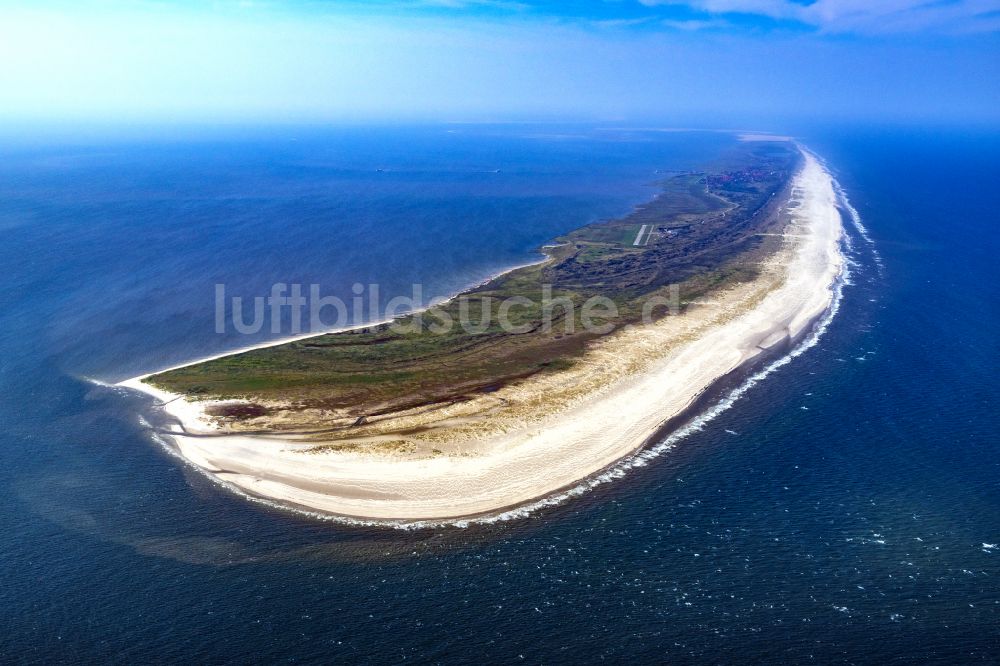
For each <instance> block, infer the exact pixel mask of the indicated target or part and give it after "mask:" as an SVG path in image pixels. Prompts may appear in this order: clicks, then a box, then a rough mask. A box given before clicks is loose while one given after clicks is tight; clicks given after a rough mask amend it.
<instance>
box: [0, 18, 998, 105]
mask: <svg viewBox="0 0 1000 666" xmlns="http://www.w3.org/2000/svg"><path fill="white" fill-rule="evenodd" d="M998 109H1000V0H990V1H984V0H880V1H877V0H870V1H864V0H839V1H838V0H815V1H814V2H806V1H804V0H803V1H798V2H796V1H793V0H592V1H590V2H572V1H569V2H553V1H548V0H546V1H535V2H532V1H530V0H369V1H367V2H356V1H351V0H348V1H344V2H336V1H333V0H325V1H324V0H299V1H297V2H276V1H268V0H215V1H211V0H209V1H202V2H193V1H192V2H182V1H178V2H169V1H167V0H131V1H128V2H126V1H124V0H77V1H75V2H53V1H51V0H50V1H46V0H41V1H36V2H30V3H29V2H9V1H5V0H0V118H6V119H8V120H18V121H21V120H30V119H36V120H99V121H112V122H114V121H118V120H142V121H147V120H148V121H159V120H170V121H188V120H193V121H213V122H214V121H258V120H264V121H276V122H296V121H327V120H329V121H337V120H348V121H359V120H362V121H363V120H393V119H402V120H468V121H482V120H553V119H596V120H608V121H619V120H620V121H634V122H643V121H651V122H652V121H656V122H673V123H683V124H705V123H709V124H739V123H741V122H744V123H757V124H759V123H760V122H762V121H765V122H766V121H767V120H769V119H774V120H776V121H784V120H870V121H878V122H892V121H903V122H925V121H930V122H975V123H989V124H996V123H997V122H998V120H1000V111H998ZM699 120H702V121H703V122H702V123H699V122H698V121H699Z"/></svg>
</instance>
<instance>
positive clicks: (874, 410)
mask: <svg viewBox="0 0 1000 666" xmlns="http://www.w3.org/2000/svg"><path fill="white" fill-rule="evenodd" d="M772 129H774V130H777V131H782V130H787V128H772ZM793 131H794V132H795V133H796V134H797V135H798V136H799V137H800V138H801V139H802V140H803V141H804V142H805V143H806V144H807V145H808V146H809V147H810V148H812V149H813V150H815V151H816V152H817V153H819V154H820V155H821V156H822V157H823V158H824V159H825V160H826V162H827V164H828V165H829V167H830V169H831V170H832V171H833V172H834V174H835V175H836V177H837V178H838V180H839V182H840V184H841V185H842V187H843V189H844V191H845V192H846V194H847V196H848V197H849V199H850V202H851V203H852V205H853V206H854V208H856V210H857V212H858V214H859V218H860V220H859V221H860V225H858V224H855V223H854V222H852V220H851V219H850V216H849V215H847V216H845V222H846V225H847V229H848V232H849V235H850V242H851V248H852V249H851V259H852V266H851V277H850V284H849V285H847V286H846V287H845V289H844V292H843V298H842V301H841V304H840V309H839V312H838V313H837V315H836V317H835V318H834V319H833V320H832V322H831V323H830V325H829V326H828V328H827V330H826V331H825V333H824V334H823V336H822V337H821V338H820V340H819V343H818V344H817V345H815V346H813V347H812V348H810V349H808V350H806V351H805V352H804V353H802V354H800V355H798V356H797V357H796V358H794V359H792V360H791V361H790V362H788V363H787V364H785V365H783V366H782V367H780V368H778V369H776V370H775V371H774V372H772V373H771V374H770V375H769V376H768V377H766V378H765V379H764V380H762V381H760V382H758V383H757V384H756V385H755V386H753V387H752V388H751V389H750V390H748V391H746V392H745V394H744V395H742V397H740V398H739V399H738V400H736V401H735V402H734V404H733V405H732V407H731V408H729V409H728V410H725V411H723V412H721V413H720V414H719V415H718V416H717V417H716V418H714V419H713V420H711V421H709V422H708V423H707V424H705V426H704V427H703V428H702V429H701V430H699V431H697V432H693V433H691V434H690V435H688V436H687V437H685V438H683V439H682V440H681V441H680V442H678V443H677V445H676V446H675V447H674V448H673V449H671V450H669V451H667V452H665V453H664V454H663V455H660V456H659V457H657V458H655V459H653V460H651V461H649V463H648V464H647V465H645V466H642V467H638V468H635V469H631V470H630V471H628V473H627V474H625V475H624V476H623V477H622V478H619V479H616V480H615V481H614V482H612V483H608V484H604V485H601V486H598V487H596V488H594V489H593V490H591V491H590V492H588V493H585V494H583V495H581V496H579V497H575V498H571V499H570V500H568V501H566V502H564V503H562V504H559V505H558V506H554V507H549V508H544V509H541V510H538V511H536V512H534V513H532V514H530V515H529V516H527V517H524V518H520V519H517V520H510V521H504V522H497V523H493V524H486V525H470V526H468V527H464V528H461V527H438V528H429V529H416V530H399V529H389V528H374V527H358V526H348V525H343V524H338V523H333V522H325V521H318V520H315V519H311V518H309V517H307V516H303V515H298V514H295V513H291V512H288V511H284V510H279V509H275V508H272V507H268V506H265V505H261V504H256V503H251V502H248V501H246V500H245V499H242V498H240V497H237V496H235V495H232V494H230V493H229V492H228V491H227V490H225V489H224V488H221V487H219V486H217V485H215V484H214V483H212V482H211V481H209V480H208V479H207V478H205V477H204V476H202V475H201V474H199V473H197V472H195V471H193V470H192V469H191V468H190V467H188V466H187V465H186V464H184V463H183V462H182V461H181V460H180V459H178V458H177V457H175V456H173V455H171V454H170V452H169V451H168V450H167V449H165V448H164V447H163V446H161V445H159V444H157V443H156V442H155V441H153V440H152V439H151V438H150V436H149V433H148V432H147V430H146V429H145V428H144V427H143V426H142V425H141V423H140V421H139V416H140V415H141V414H143V413H145V412H146V411H148V409H149V401H148V400H147V399H146V398H144V397H142V396H139V395H133V394H129V393H127V392H122V391H120V390H116V389H112V388H108V387H106V386H101V385H100V384H98V383H95V382H94V381H92V380H97V381H98V382H114V381H117V380H121V379H124V378H127V377H130V376H133V375H136V374H139V373H142V372H149V371H153V370H156V369H160V368H163V367H167V366H170V365H173V364H176V363H180V362H183V361H186V360H190V359H193V358H198V357H203V356H206V355H209V354H213V353H220V352H223V351H226V350H229V349H234V348H238V347H243V346H246V345H249V344H253V343H259V342H263V341H266V340H267V339H269V338H272V337H275V336H276V335H277V334H274V333H272V332H271V331H270V329H265V330H263V331H261V332H260V333H259V334H257V335H255V336H243V335H238V334H237V333H236V332H235V331H232V330H230V331H227V332H226V333H222V334H220V333H217V332H216V330H215V327H214V297H215V292H214V285H216V284H225V285H227V288H228V290H229V293H230V294H233V295H244V296H247V297H250V296H256V295H266V294H267V293H268V289H269V288H270V286H271V285H272V284H273V283H275V282H284V283H302V284H313V283H315V284H320V285H322V287H323V290H324V293H328V294H337V295H340V296H341V297H343V298H345V299H349V298H350V295H351V293H352V292H351V289H352V286H353V285H354V284H355V283H361V284H366V285H367V284H372V283H378V284H379V285H380V289H381V292H380V293H381V294H382V297H383V298H385V299H388V298H390V297H391V296H393V295H396V294H400V293H408V292H409V290H410V285H411V284H413V283H421V284H422V285H424V289H425V293H426V294H428V295H447V294H450V293H453V292H455V291H457V290H459V289H461V288H462V287H464V286H466V285H469V284H473V283H476V282H478V281H481V280H482V279H484V278H486V277H488V276H489V275H491V274H493V273H494V272H496V271H498V270H502V269H503V268H505V267H508V266H512V265H516V264H520V263H524V262H527V261H532V260H534V259H535V258H537V256H538V255H537V248H538V247H539V246H540V245H542V244H544V243H545V242H546V241H548V240H550V239H552V238H553V237H555V236H558V235H559V234H561V233H563V232H566V231H568V230H570V229H573V228H576V227H579V226H581V225H583V224H586V223H588V222H591V221H595V220H599V219H604V218H608V217H613V216H617V215H621V214H623V213H625V212H627V211H628V210H630V208H631V207H632V206H634V205H635V204H637V203H640V202H642V201H644V200H647V199H649V198H650V197H651V196H653V195H654V194H655V192H656V185H655V183H656V181H657V180H659V179H661V178H663V177H664V174H666V173H669V172H670V170H675V169H690V168H697V167H699V166H701V165H704V164H707V163H710V162H711V161H712V160H714V159H716V158H717V157H718V156H719V155H720V154H721V153H722V152H723V151H724V150H725V149H726V148H727V147H729V146H731V145H732V143H733V138H732V137H731V136H730V135H728V134H722V133H717V132H696V133H690V132H654V131H639V130H628V129H622V128H613V127H595V126H584V125H572V126H557V125H496V126H489V125H435V126H419V127H388V126H372V127H362V126H353V127H336V128H320V127H268V128H253V127H199V128H194V127H187V128H178V127H173V128H155V127H150V128H139V127H136V128H131V129H129V130H128V131H127V132H125V131H117V132H111V131H106V130H101V129H96V128H91V129H89V130H87V131H77V132H70V131H46V132H38V133H36V134H20V135H18V136H7V137H4V140H3V142H0V234H2V238H3V243H2V244H0V267H2V269H3V271H2V273H3V276H4V282H5V285H4V289H3V290H2V291H0V423H2V425H3V428H2V429H0V456H2V458H0V567H2V569H0V570H2V572H3V581H2V584H0V660H2V661H3V662H5V663H72V664H78V663H88V662H96V661H102V662H112V663H165V662H175V663H191V662H194V663H220V664H222V663H248V662H306V663H309V662H333V661H336V662H348V663H400V662H405V663H449V662H457V661H462V662H469V661H478V662H481V663H521V662H523V663H564V664H576V663H593V662H609V663H623V662H627V663H637V662H638V663H663V662H671V663H745V662H775V661H779V660H782V661H786V662H793V663H802V662H817V663H873V664H883V663H996V662H997V661H998V660H1000V436H998V434H997V433H998V432H1000V413H998V406H1000V400H998V398H1000V390H998V376H1000V363H998V358H1000V355H998V352H1000V348H998V338H997V330H998V327H1000V299H998V298H997V295H996V288H997V285H998V284H1000V261H998V256H1000V231H998V223H1000V219H998V213H997V211H998V210H1000V190H998V188H997V187H996V180H997V174H998V173H1000V134H997V133H996V132H995V131H985V130H982V129H977V130H970V129H947V128H941V127H935V128H930V127H927V128H918V127H909V128H901V127H878V128H872V127H847V126H843V127H822V128H817V127H813V128H799V129H794V128H793ZM277 336H278V337H280V335H277Z"/></svg>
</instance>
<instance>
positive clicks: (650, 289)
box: [148, 143, 798, 418]
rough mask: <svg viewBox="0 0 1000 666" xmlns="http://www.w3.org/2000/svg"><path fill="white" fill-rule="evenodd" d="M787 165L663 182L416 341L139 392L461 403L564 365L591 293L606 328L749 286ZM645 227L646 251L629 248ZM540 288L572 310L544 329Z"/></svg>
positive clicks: (282, 352)
mask: <svg viewBox="0 0 1000 666" xmlns="http://www.w3.org/2000/svg"><path fill="white" fill-rule="evenodd" d="M797 160H798V154H797V152H796V151H795V150H794V148H793V147H792V146H791V145H789V144H774V143H769V144H765V143H747V144H743V145H741V146H739V147H738V148H737V149H734V151H733V152H732V153H731V154H730V155H728V156H727V157H726V159H725V160H724V161H723V162H720V163H719V164H718V165H715V166H714V167H713V168H712V169H711V170H708V171H706V172H702V173H681V174H675V175H672V176H670V177H668V178H666V179H664V180H663V181H662V183H660V186H661V191H660V193H659V194H658V196H657V197H656V198H655V199H653V200H652V201H650V202H648V203H646V204H645V205H643V206H640V207H638V208H637V209H636V210H635V211H633V212H632V213H631V214H630V215H628V216H626V217H624V218H621V219H617V220H610V221H604V222H599V223H595V224H591V225H588V226H585V227H583V228H581V229H578V230H576V231H573V232H571V233H569V234H567V235H566V236H564V237H562V238H558V239H555V241H554V243H556V244H558V245H557V246H556V247H551V248H546V253H547V254H548V256H549V260H548V261H547V262H545V263H544V264H540V265H535V266H530V267H526V268H522V269H518V270H516V271H513V272H511V273H508V274H506V275H504V276H501V277H499V278H497V279H495V280H493V281H492V282H490V283H488V284H485V285H483V286H481V287H479V288H476V289H473V290H471V291H469V292H466V294H465V295H464V296H465V297H464V298H463V299H456V300H453V301H450V302H449V303H448V304H446V305H444V306H441V307H440V308H438V309H436V310H432V311H429V312H427V313H424V314H423V315H422V316H421V317H420V318H419V319H414V318H413V317H412V316H411V317H407V318H404V319H403V320H401V321H400V322H398V323H400V324H405V325H407V328H409V329H412V330H403V331H401V330H396V329H397V327H389V326H387V325H382V326H375V327H371V328H368V329H363V330H357V331H347V332H342V333H334V334H327V335H322V336H318V337H314V338H309V339H305V340H301V341H298V342H291V343H287V344H283V345H280V346H276V347H269V348H265V349H259V350H255V351H250V352H245V353H241V354H236V355H233V356H227V357H224V358H220V359H217V360H213V361H208V362H205V363H200V364H197V365H193V366H188V367H185V368H180V369H177V370H172V371H169V372H164V373H161V374H158V375H155V376H153V377H151V378H150V379H149V380H148V381H149V382H150V383H152V384H154V385H156V386H159V387H162V388H165V389H167V390H170V391H174V392H178V393H183V394H187V395H192V396H199V397H214V398H231V397H242V398H249V399H251V400H254V399H259V400H281V401H283V402H289V403H292V404H294V405H297V406H300V407H302V408H313V409H317V408H318V409H347V410H349V412H350V413H352V414H356V415H358V416H359V417H361V416H372V415H377V414H383V413H388V412H392V411H396V410H399V409H403V408H410V407H415V406H419V405H422V404H428V403H438V402H446V401H456V400H463V399H465V398H467V397H468V396H470V395H472V394H474V393H475V392H481V391H492V390H495V389H496V388H498V387H499V386H501V385H503V384H504V383H508V382H512V381H516V380H519V379H523V378H525V377H528V376H531V375H533V374H536V373H539V372H549V371H553V370H558V369H562V368H566V367H569V366H570V365H571V364H572V363H573V359H574V358H575V357H577V356H578V355H579V354H581V353H583V352H584V351H585V349H586V347H587V345H588V343H590V342H591V341H593V339H594V338H595V337H597V336H598V333H595V332H593V331H587V330H585V327H584V326H583V322H582V321H581V308H580V307H579V306H580V305H581V304H582V303H583V302H584V301H585V300H586V299H588V298H590V297H592V296H597V295H602V296H606V297H608V298H610V299H611V300H612V301H613V302H614V304H615V305H616V306H617V308H618V311H619V316H618V317H617V318H615V319H613V320H608V321H606V322H605V321H604V320H601V319H600V318H598V317H595V318H594V323H596V324H601V323H608V324H610V326H611V327H612V328H616V327H620V326H623V325H625V324H628V323H632V322H636V321H639V319H640V317H641V314H642V305H643V303H644V302H645V301H646V299H647V298H648V297H650V296H653V295H664V296H665V295H667V293H668V287H669V285H672V284H677V285H679V287H680V299H681V302H682V303H683V302H685V301H689V300H693V299H696V298H698V297H700V296H701V295H703V294H705V293H707V292H708V291H710V290H712V289H714V288H717V287H718V286H720V285H722V284H726V283H729V282H732V281H734V280H746V279H751V278H752V277H754V270H755V269H754V265H755V263H754V262H755V259H757V258H759V255H761V253H763V252H765V251H767V250H768V249H769V247H770V246H771V245H773V244H774V243H775V242H776V241H775V240H774V239H768V237H766V236H762V235H761V233H763V232H767V231H770V230H772V228H773V227H774V226H775V225H776V221H777V215H776V212H777V208H778V207H777V204H776V202H779V201H781V200H782V199H783V197H782V196H779V193H780V191H781V190H782V188H783V187H785V186H786V184H787V182H788V180H789V177H790V175H791V173H792V171H793V169H794V167H795V165H796V164H797ZM643 225H646V226H647V233H648V241H647V242H644V243H643V244H641V245H640V246H635V245H634V244H633V243H634V241H635V239H636V234H637V233H638V231H639V229H640V228H642V227H643ZM645 238H646V235H644V239H645ZM544 285H551V293H550V295H549V297H550V299H564V298H566V299H570V300H571V301H572V302H573V303H574V304H575V305H576V306H577V307H575V308H574V310H575V312H574V314H573V315H572V318H571V319H570V318H568V317H567V315H566V308H563V307H559V306H558V305H557V306H556V307H554V308H553V309H552V312H551V314H550V316H549V317H548V319H549V320H550V321H551V322H552V324H551V327H550V329H547V328H546V327H545V326H543V323H544V322H545V320H546V313H545V312H544V311H543V307H542V304H543V294H544V293H545V292H544V291H543V289H544ZM515 296H519V297H526V298H527V299H530V301H531V302H532V304H531V305H517V306H515V307H513V308H511V309H510V310H509V312H508V315H509V316H508V318H509V320H510V323H511V324H513V325H515V326H522V327H523V330H522V331H519V332H516V333H514V332H509V331H505V330H504V329H503V328H502V327H501V326H500V324H499V317H498V314H499V313H498V309H499V307H500V304H501V303H502V302H503V301H504V300H505V299H508V298H510V297H515ZM463 308H464V312H465V313H466V316H464V317H463V316H462V315H463ZM484 308H485V311H486V312H487V313H488V316H487V317H486V319H487V322H488V323H487V326H486V327H485V330H484V331H482V332H479V331H476V330H472V331H468V330H465V329H464V328H463V327H462V326H460V325H458V324H457V322H459V321H462V320H466V321H470V322H471V324H473V325H475V324H478V323H479V322H481V321H482V319H483V317H482V313H483V312H484ZM657 314H658V315H659V316H663V314H665V313H664V312H663V310H662V309H661V310H660V311H659V312H657ZM448 320H451V321H453V322H456V323H455V325H454V326H452V327H451V328H450V330H449V331H448V332H447V333H445V334H438V333H432V332H430V331H431V330H432V327H434V326H435V325H441V324H443V323H445V322H447V321H448ZM418 321H419V326H418V325H417V323H418ZM259 413H260V412H259V411H256V410H253V409H252V410H250V411H247V412H245V413H233V414H228V416H231V417H233V418H244V417H251V416H253V415H255V414H257V415H259Z"/></svg>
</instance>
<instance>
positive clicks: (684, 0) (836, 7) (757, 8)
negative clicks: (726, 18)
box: [639, 0, 1000, 34]
mask: <svg viewBox="0 0 1000 666" xmlns="http://www.w3.org/2000/svg"><path fill="white" fill-rule="evenodd" d="M639 2H640V3H641V4H643V5H646V6H648V7H654V6H663V5H669V6H683V7H687V8H688V9H690V10H693V11H696V12H699V13H703V14H707V15H711V16H718V15H727V14H744V15H750V16H759V17H764V18H769V19H773V20H776V21H791V22H795V23H799V24H802V25H806V26H810V27H812V28H815V29H816V30H819V31H820V32H827V33H861V34H885V33H906V32H936V33H959V34H961V33H975V32H980V33H982V32H994V31H996V30H997V29H998V28H1000V3H998V2H997V0H880V1H879V2H872V1H871V0H816V1H815V2H812V3H810V4H799V3H796V2H791V1H790V0H639Z"/></svg>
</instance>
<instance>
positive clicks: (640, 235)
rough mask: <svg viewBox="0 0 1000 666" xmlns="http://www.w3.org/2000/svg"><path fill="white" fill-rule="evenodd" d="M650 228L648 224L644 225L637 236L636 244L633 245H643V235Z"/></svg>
mask: <svg viewBox="0 0 1000 666" xmlns="http://www.w3.org/2000/svg"><path fill="white" fill-rule="evenodd" d="M648 226H649V225H648V224H644V225H642V227H640V228H639V233H638V234H636V237H635V242H634V243H632V245H635V246H639V245H640V244H641V241H642V235H643V234H644V233H645V232H646V227H648Z"/></svg>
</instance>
